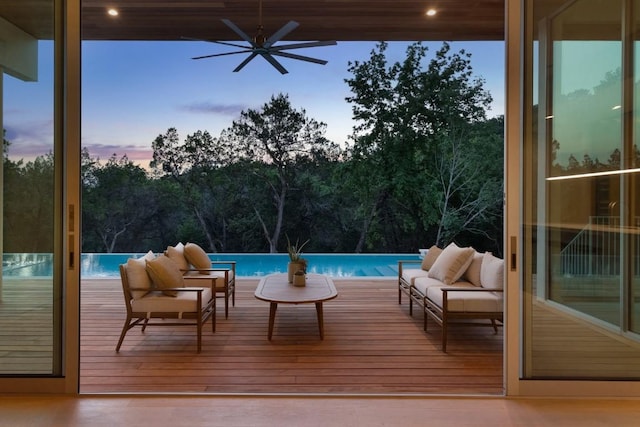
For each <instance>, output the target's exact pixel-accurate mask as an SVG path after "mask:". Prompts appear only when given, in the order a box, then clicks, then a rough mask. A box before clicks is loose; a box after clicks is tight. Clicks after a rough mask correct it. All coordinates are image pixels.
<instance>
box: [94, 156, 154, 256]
mask: <svg viewBox="0 0 640 427" xmlns="http://www.w3.org/2000/svg"><path fill="white" fill-rule="evenodd" d="M85 161H86V163H85V164H84V165H85V166H87V169H88V170H87V176H91V177H92V178H91V179H89V180H88V181H87V182H85V183H84V187H83V194H82V201H83V204H82V216H83V236H84V237H85V239H89V241H91V239H92V238H94V237H96V238H97V240H98V242H99V243H100V245H101V249H102V250H104V251H105V252H107V253H112V252H114V251H116V249H118V248H119V243H120V241H122V240H124V241H125V244H123V245H122V248H123V249H124V250H127V249H128V248H130V247H131V245H132V244H131V242H135V241H137V240H138V241H143V240H144V231H145V227H144V225H145V223H146V222H147V220H148V219H149V218H150V217H151V215H152V214H153V211H154V209H155V207H154V205H155V204H154V203H153V198H152V196H151V194H150V193H149V191H148V179H147V176H146V172H145V170H144V169H142V168H141V167H140V166H137V165H134V164H133V162H131V161H130V160H129V159H128V158H127V156H126V155H124V156H122V157H121V158H120V159H118V158H116V156H115V154H114V155H113V156H112V157H111V158H110V159H109V160H108V161H107V163H106V164H105V165H104V166H100V164H99V162H98V161H94V160H93V159H91V158H85ZM84 243H85V242H83V249H84V250H86V247H85V244H84ZM94 245H95V243H94Z"/></svg>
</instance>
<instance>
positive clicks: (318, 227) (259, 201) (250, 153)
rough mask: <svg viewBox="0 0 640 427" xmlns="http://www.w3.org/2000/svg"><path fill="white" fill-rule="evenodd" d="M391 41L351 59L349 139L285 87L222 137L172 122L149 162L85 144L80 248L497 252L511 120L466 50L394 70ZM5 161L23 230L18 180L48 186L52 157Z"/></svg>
mask: <svg viewBox="0 0 640 427" xmlns="http://www.w3.org/2000/svg"><path fill="white" fill-rule="evenodd" d="M386 48H387V45H386V44H385V43H379V44H378V45H377V46H376V47H375V48H374V49H373V50H372V51H371V54H370V57H369V58H368V60H366V61H362V62H357V61H356V62H351V63H349V66H348V67H349V68H348V71H349V73H350V77H349V78H347V79H346V80H345V83H346V84H347V85H348V87H349V89H350V91H351V95H350V96H348V97H347V98H346V100H345V101H346V102H348V103H350V104H351V106H352V111H353V121H354V127H353V133H352V135H351V137H350V138H349V141H345V142H341V144H337V143H336V142H333V141H329V140H328V139H327V138H326V136H325V133H326V124H325V123H322V122H320V121H317V120H315V119H313V118H311V117H309V116H308V115H307V112H306V110H305V109H304V108H298V107H294V106H293V105H292V103H291V101H290V99H289V96H288V95H287V94H283V93H279V94H274V95H273V96H272V97H271V99H269V100H268V101H267V102H265V103H264V104H263V105H262V106H261V108H258V109H246V110H244V111H242V112H241V114H240V116H239V117H238V118H237V119H236V120H234V121H233V122H232V123H231V125H230V126H229V127H228V128H226V129H224V130H222V131H221V132H220V134H219V135H217V136H213V135H211V134H210V133H209V132H208V131H206V130H199V131H196V132H194V133H193V134H191V135H186V136H185V137H184V139H182V138H181V136H180V135H179V133H178V130H177V129H176V128H168V129H167V131H166V132H165V133H162V134H160V135H158V136H157V137H156V138H155V139H154V140H153V141H152V144H151V146H152V149H153V159H152V161H151V164H150V170H145V169H142V168H141V167H140V166H137V165H135V164H134V163H133V162H131V161H130V160H129V159H128V158H127V156H126V155H123V156H120V157H118V156H117V155H115V154H114V155H113V156H112V157H110V158H109V159H107V161H106V162H101V161H100V159H97V158H92V157H91V156H90V155H89V153H88V152H87V151H86V149H85V150H84V151H83V155H82V169H81V170H82V184H83V195H82V201H83V205H82V218H83V222H82V226H83V241H82V245H83V247H82V250H83V251H84V252H144V251H147V250H149V249H153V250H156V251H159V250H162V249H163V248H164V247H166V246H167V245H169V244H175V243H176V242H178V241H182V242H187V241H190V242H194V243H198V244H200V245H202V246H203V247H205V248H206V249H207V251H208V252H284V251H286V239H284V237H285V236H287V237H290V238H291V239H293V240H300V241H306V240H309V243H308V245H307V246H306V250H307V251H308V252H346V253H349V252H400V253H406V252H415V251H417V249H418V248H423V247H429V246H431V245H433V244H437V245H439V246H444V245H446V244H448V243H449V242H451V241H456V242H457V243H459V244H465V245H473V246H474V247H475V248H476V249H478V250H491V251H493V252H494V253H497V254H499V253H501V252H502V247H501V245H502V194H503V192H502V180H503V170H502V168H503V166H502V165H503V161H502V158H503V125H504V123H503V119H502V117H498V118H491V119H488V118H487V109H488V106H489V103H490V102H491V96H490V94H489V93H488V92H487V91H486V90H485V89H484V87H483V84H484V82H483V80H482V79H480V78H478V77H475V76H474V75H473V70H472V67H471V59H470V56H469V55H468V54H466V53H465V52H464V51H460V52H452V51H451V48H450V46H449V45H448V44H447V43H444V44H443V45H442V47H441V48H440V49H439V50H437V51H436V52H435V53H434V54H433V55H432V56H431V57H430V55H429V54H430V52H429V50H428V49H427V48H426V47H425V46H423V45H422V44H420V43H414V44H411V45H410V46H409V47H408V48H407V51H406V57H405V58H404V60H403V61H401V62H396V63H391V64H389V63H387V58H386ZM5 144H6V143H5ZM4 164H5V177H8V178H5V179H8V181H7V182H9V183H11V185H9V186H7V185H5V206H14V207H15V212H13V211H12V210H11V209H9V210H7V208H5V233H7V232H9V233H12V232H15V233H19V232H20V231H21V230H24V227H25V225H23V224H20V223H19V222H20V221H22V220H23V219H22V218H20V214H19V213H18V212H25V211H27V210H28V209H29V207H28V206H27V205H26V203H28V202H27V201H26V200H20V198H19V197H18V196H17V193H18V192H19V191H21V190H20V188H21V187H20V186H23V185H28V186H30V190H31V191H42V192H47V191H48V192H51V191H53V189H52V187H51V182H52V181H51V179H50V178H51V176H52V173H53V170H52V168H53V163H52V159H51V158H50V157H47V156H43V157H41V158H38V159H37V160H36V161H34V162H28V163H26V164H23V163H22V162H12V161H9V160H8V159H6V156H5V163H4ZM14 192H15V193H16V194H15V195H14ZM51 198H52V197H50V199H51ZM45 199H46V198H43V200H45ZM24 221H28V222H29V223H30V224H31V225H33V224H34V223H40V224H42V226H43V227H52V226H53V222H52V221H53V219H52V218H51V219H48V220H44V221H42V220H37V219H34V218H24ZM38 221H40V222H38ZM41 234H42V235H46V233H44V232H43V233H41ZM18 240H20V239H18ZM22 240H24V239H22ZM31 246H32V247H31V248H29V249H30V250H34V251H37V250H43V251H44V250H45V248H47V244H45V243H38V242H33V243H32V244H31ZM13 249H15V250H17V249H27V248H26V247H25V248H13Z"/></svg>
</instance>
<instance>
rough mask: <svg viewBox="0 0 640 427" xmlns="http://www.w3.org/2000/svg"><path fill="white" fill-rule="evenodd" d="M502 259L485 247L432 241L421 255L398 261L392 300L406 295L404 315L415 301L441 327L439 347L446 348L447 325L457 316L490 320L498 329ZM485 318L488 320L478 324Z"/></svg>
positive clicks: (502, 309)
mask: <svg viewBox="0 0 640 427" xmlns="http://www.w3.org/2000/svg"><path fill="white" fill-rule="evenodd" d="M503 283H504V260H502V259H500V258H497V257H495V256H493V254H491V253H490V252H485V253H480V252H477V251H476V250H475V249H473V248H471V247H467V248H461V247H458V246H457V245H456V244H455V243H451V244H450V245H449V246H447V247H446V248H444V249H441V248H438V247H437V246H432V247H431V248H430V249H429V250H428V251H427V252H426V254H425V256H424V258H423V259H422V260H412V261H408V260H406V261H399V262H398V303H399V304H401V303H402V296H403V294H404V295H406V296H407V297H408V298H409V314H410V315H413V304H414V303H416V304H417V305H418V306H420V307H421V308H422V311H423V313H424V330H425V331H427V321H428V318H431V319H433V320H434V321H435V322H436V323H437V324H439V325H440V326H441V327H442V351H443V352H446V351H447V332H448V331H447V329H448V327H449V325H450V323H452V322H460V321H461V320H460V319H466V320H473V322H469V323H472V324H476V325H490V326H492V327H493V328H494V330H495V331H496V333H497V332H498V326H499V325H498V323H497V322H500V323H502V322H503V311H504V289H503V286H504V285H503ZM477 319H487V320H489V321H490V323H478V322H475V320H477Z"/></svg>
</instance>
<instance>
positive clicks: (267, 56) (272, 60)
mask: <svg viewBox="0 0 640 427" xmlns="http://www.w3.org/2000/svg"><path fill="white" fill-rule="evenodd" d="M260 55H262V57H263V58H264V59H266V60H267V61H268V62H269V64H271V65H273V66H274V67H275V69H276V70H278V71H280V74H287V73H288V71H287V70H286V69H285V68H284V67H283V66H282V65H281V64H280V63H279V62H278V61H276V59H275V58H274V57H273V56H271V54H270V53H267V52H265V53H261V54H260Z"/></svg>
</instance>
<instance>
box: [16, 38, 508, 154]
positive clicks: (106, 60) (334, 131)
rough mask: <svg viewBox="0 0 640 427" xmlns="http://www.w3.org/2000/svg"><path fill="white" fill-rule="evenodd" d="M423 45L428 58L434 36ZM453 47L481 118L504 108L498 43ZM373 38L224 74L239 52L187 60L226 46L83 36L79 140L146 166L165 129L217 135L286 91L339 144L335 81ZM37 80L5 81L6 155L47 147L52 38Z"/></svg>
mask: <svg viewBox="0 0 640 427" xmlns="http://www.w3.org/2000/svg"><path fill="white" fill-rule="evenodd" d="M424 44H425V45H427V46H428V47H429V53H428V54H427V61H428V60H430V59H431V58H432V57H433V54H434V53H435V52H436V51H437V50H438V49H439V48H440V47H441V45H442V43H441V42H434V43H424ZM407 45H408V43H399V42H391V43H390V44H389V48H388V50H387V59H388V61H389V63H392V62H395V61H401V60H403V59H404V57H405V51H406V47H407ZM451 46H452V51H455V52H457V51H459V50H460V49H465V50H466V51H467V52H469V53H471V54H472V57H471V65H472V67H473V70H474V75H475V77H481V78H483V79H484V80H485V81H486V82H485V89H487V90H488V91H489V92H490V93H491V95H492V96H493V100H494V102H493V104H492V106H491V110H490V111H489V116H490V117H491V116H496V115H502V114H504V43H503V42H464V43H462V42H456V43H451ZM374 47H375V43H373V42H339V43H338V45H337V46H326V47H316V48H311V49H300V50H297V51H296V53H299V54H301V55H306V56H312V57H316V58H320V59H326V60H328V61H329V63H328V64H327V65H317V64H311V63H307V62H302V61H295V60H290V59H287V58H282V59H281V60H280V59H279V60H280V62H281V63H282V65H283V66H284V67H285V68H286V69H287V70H288V71H289V74H286V75H281V74H280V73H279V72H278V71H277V70H275V69H274V68H273V67H272V66H271V65H270V64H268V63H267V62H266V61H265V60H264V59H262V58H260V57H257V58H254V60H253V61H252V62H250V63H249V64H248V65H247V66H246V67H245V68H244V69H243V70H241V71H240V72H239V73H234V72H232V70H233V69H234V68H235V67H236V66H237V65H238V64H239V63H240V62H241V61H242V60H243V59H244V58H245V55H244V54H240V55H229V56H223V57H219V58H211V59H202V60H192V59H191V57H194V56H199V55H207V54H212V53H222V52H228V51H231V50H233V48H230V47H227V46H222V45H217V44H213V43H207V42H190V41H189V42H188V41H175V42H95V41H93V42H84V43H83V47H82V64H83V66H82V142H83V146H84V147H87V148H88V149H89V152H90V153H91V155H92V156H94V157H99V158H100V159H101V161H105V160H107V159H108V158H109V157H110V156H111V155H112V154H114V153H115V154H116V155H117V156H118V157H120V156H122V155H124V154H126V155H127V156H128V157H129V159H131V160H133V161H135V162H136V163H139V164H141V165H143V166H146V164H147V163H148V161H149V159H150V157H151V154H152V151H151V143H152V141H153V140H154V139H155V138H156V137H157V136H158V135H160V134H163V133H165V132H166V131H167V129H168V128H170V127H175V128H176V129H177V130H178V133H179V134H180V138H181V140H184V138H185V137H186V136H187V135H189V134H192V133H194V132H195V131H197V130H202V131H205V130H206V131H208V132H209V133H210V134H211V135H212V136H214V137H217V136H219V134H220V132H221V131H222V130H223V129H226V128H227V127H229V126H230V125H231V123H232V121H233V120H234V119H237V118H238V116H239V113H240V112H241V111H242V110H245V109H247V108H253V109H260V108H261V106H262V105H263V104H265V103H266V102H268V101H269V99H270V97H271V96H272V95H274V94H278V93H285V94H288V95H289V99H290V101H291V103H292V106H293V107H294V108H295V109H301V108H304V109H305V110H306V112H307V116H308V117H310V118H313V119H315V120H317V121H321V122H324V123H326V124H327V133H326V137H327V138H328V139H330V140H332V141H334V142H336V143H344V142H345V141H347V139H348V135H350V134H351V131H352V127H353V122H352V121H351V116H352V115H351V105H350V104H348V103H347V102H346V101H345V97H347V96H350V95H351V93H350V92H349V88H348V86H347V84H346V83H345V82H344V79H345V78H349V77H351V75H350V74H349V73H348V71H347V67H348V65H347V63H348V61H353V60H360V61H363V60H367V59H368V58H369V54H370V52H371V50H372V49H373V48H374ZM39 56H40V64H39V66H40V69H39V75H40V76H41V77H40V79H39V81H38V82H37V83H27V82H21V81H19V80H17V79H14V78H12V77H5V83H4V108H5V110H4V114H5V115H4V127H5V128H6V129H7V139H8V140H9V141H11V143H12V145H11V147H10V150H9V155H10V158H12V159H19V158H25V159H26V160H29V159H31V158H32V157H33V156H34V155H42V154H46V153H48V152H49V151H50V150H51V134H52V128H51V123H52V111H53V108H52V97H51V80H52V78H51V56H52V52H51V43H50V42H41V45H40V53H39Z"/></svg>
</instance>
